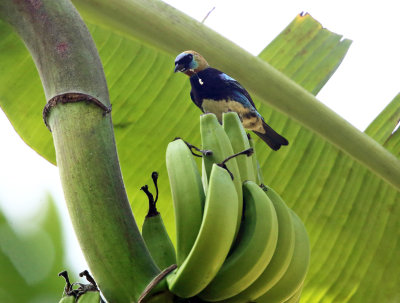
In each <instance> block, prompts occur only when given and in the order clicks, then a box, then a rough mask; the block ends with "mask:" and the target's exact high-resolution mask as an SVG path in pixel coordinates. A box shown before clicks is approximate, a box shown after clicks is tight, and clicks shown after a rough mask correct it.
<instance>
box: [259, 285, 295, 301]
mask: <svg viewBox="0 0 400 303" xmlns="http://www.w3.org/2000/svg"><path fill="white" fill-rule="evenodd" d="M302 291H303V285H302V286H301V287H300V288H299V289H298V290H296V292H295V293H294V294H293V296H291V297H290V298H289V299H287V300H286V301H285V303H298V302H300V297H301V292H302ZM261 303H262V302H261ZM265 303H267V302H265Z"/></svg>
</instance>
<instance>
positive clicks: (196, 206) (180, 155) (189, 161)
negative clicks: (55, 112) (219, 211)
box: [166, 139, 205, 266]
mask: <svg viewBox="0 0 400 303" xmlns="http://www.w3.org/2000/svg"><path fill="white" fill-rule="evenodd" d="M166 163H167V171H168V177H169V183H170V186H171V193H172V199H173V203H174V211H175V226H176V263H177V265H178V266H179V265H181V264H182V263H183V262H184V260H185V259H186V257H187V256H188V254H189V252H190V250H191V249H192V246H193V244H194V242H195V240H196V237H197V234H198V232H199V230H200V225H201V221H202V217H203V208H204V201H205V195H204V189H203V185H202V182H201V177H200V173H199V171H198V168H197V165H196V162H195V161H194V159H193V155H192V153H191V151H190V149H189V148H188V146H187V145H186V143H185V142H184V141H182V140H181V139H179V140H175V141H173V142H170V143H169V144H168V147H167V153H166Z"/></svg>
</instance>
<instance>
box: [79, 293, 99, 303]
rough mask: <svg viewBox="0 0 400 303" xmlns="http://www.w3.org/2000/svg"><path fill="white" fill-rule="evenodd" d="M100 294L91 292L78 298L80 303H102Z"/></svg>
mask: <svg viewBox="0 0 400 303" xmlns="http://www.w3.org/2000/svg"><path fill="white" fill-rule="evenodd" d="M100 300H101V297H100V292H99V291H98V290H97V291H94V290H89V291H87V292H85V293H84V294H82V295H80V296H79V298H78V301H76V302H78V303H100V302H101V301H100Z"/></svg>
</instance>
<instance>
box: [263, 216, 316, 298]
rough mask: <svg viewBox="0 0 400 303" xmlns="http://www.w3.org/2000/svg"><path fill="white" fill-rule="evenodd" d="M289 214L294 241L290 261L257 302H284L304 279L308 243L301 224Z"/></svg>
mask: <svg viewBox="0 0 400 303" xmlns="http://www.w3.org/2000/svg"><path fill="white" fill-rule="evenodd" d="M290 213H291V215H292V218H293V223H294V230H295V239H296V240H295V248H294V253H293V257H292V260H291V262H290V265H289V267H288V269H287V270H286V272H285V274H284V275H283V277H282V278H281V279H280V280H279V282H278V283H276V284H275V285H274V286H273V287H272V288H271V289H270V290H268V291H267V292H266V293H265V294H263V295H262V296H261V297H259V298H257V299H256V301H257V302H276V303H281V302H285V301H286V300H288V299H289V298H290V297H291V296H293V295H294V293H295V292H296V291H297V290H299V289H300V288H301V285H302V284H303V282H304V279H305V277H306V274H307V270H308V265H309V262H310V242H309V239H308V235H307V230H306V228H305V226H304V224H303V222H301V220H300V218H299V217H298V216H297V215H296V213H295V212H294V211H292V210H291V211H290Z"/></svg>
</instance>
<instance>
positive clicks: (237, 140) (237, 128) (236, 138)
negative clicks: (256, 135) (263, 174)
mask: <svg viewBox="0 0 400 303" xmlns="http://www.w3.org/2000/svg"><path fill="white" fill-rule="evenodd" d="M222 120H223V124H222V126H223V128H224V130H225V132H226V134H227V135H228V138H229V140H230V142H231V145H232V149H233V152H234V153H235V154H236V153H239V152H241V151H244V150H246V149H249V148H250V143H249V139H248V137H247V134H246V131H245V130H244V128H243V125H242V122H241V121H240V119H239V116H238V115H237V113H235V112H228V113H223V114H222ZM236 162H237V165H238V168H239V173H240V177H241V179H242V182H244V181H254V182H255V181H256V177H255V175H254V170H253V160H252V158H250V157H248V156H244V155H243V156H241V157H237V158H236Z"/></svg>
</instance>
